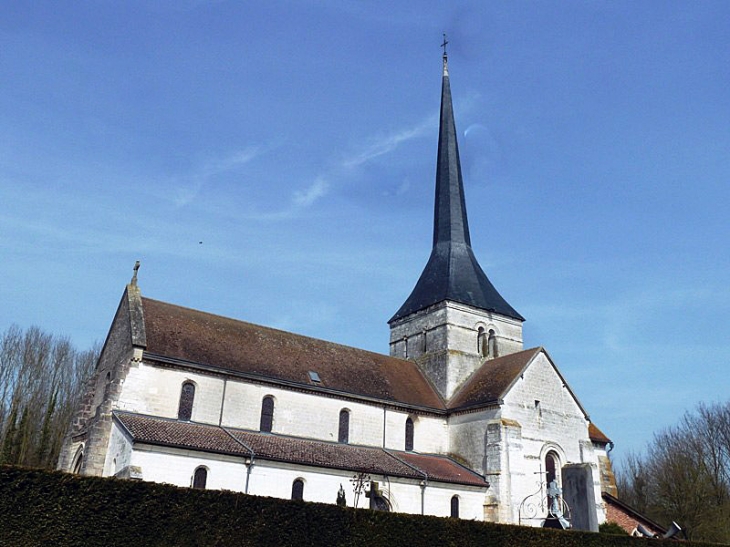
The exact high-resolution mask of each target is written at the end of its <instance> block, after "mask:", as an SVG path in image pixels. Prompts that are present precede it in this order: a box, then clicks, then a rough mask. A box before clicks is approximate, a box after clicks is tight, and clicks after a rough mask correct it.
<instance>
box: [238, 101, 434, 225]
mask: <svg viewBox="0 0 730 547" xmlns="http://www.w3.org/2000/svg"><path fill="white" fill-rule="evenodd" d="M437 122H438V118H437V116H436V115H432V116H429V117H427V118H426V119H424V120H422V121H421V122H420V123H418V124H416V125H414V126H412V127H407V128H405V129H401V130H399V131H396V132H393V133H391V134H388V135H384V136H379V137H375V138H372V139H370V140H369V142H367V143H365V144H363V145H361V146H359V147H356V149H355V150H354V151H350V152H349V153H346V154H344V157H343V158H342V159H341V160H340V161H338V162H337V163H335V164H334V165H331V166H330V167H329V168H328V169H326V170H323V171H322V172H321V173H319V174H318V175H317V176H316V177H315V178H314V181H313V182H312V183H311V184H309V186H307V187H305V188H302V189H297V190H295V191H294V192H293V193H292V194H291V197H290V200H289V203H288V205H287V206H286V207H285V208H283V209H280V210H279V211H267V212H253V213H250V214H249V215H248V218H250V219H254V220H265V221H279V220H286V219H289V218H292V217H293V216H295V215H296V214H298V213H300V212H301V211H302V210H304V209H307V208H309V207H312V206H313V205H314V204H315V203H317V202H318V201H320V200H321V199H322V198H324V197H325V196H327V194H328V193H329V192H330V191H331V189H332V187H333V185H332V182H331V181H333V180H342V179H343V178H346V177H348V176H352V174H353V172H354V171H355V170H357V169H358V168H359V167H362V166H363V165H365V164H366V163H368V162H369V161H371V160H372V159H374V158H377V157H379V156H383V155H385V154H388V153H390V152H392V151H394V150H395V149H396V148H398V146H400V145H402V144H404V143H406V142H408V141H410V140H412V139H415V138H418V137H421V136H422V135H425V134H426V133H427V132H428V131H430V130H431V129H433V127H434V126H435V125H436V124H437ZM407 187H408V185H407V183H404V184H403V185H401V187H400V188H399V189H398V192H399V193H403V192H405V191H406V190H407Z"/></svg>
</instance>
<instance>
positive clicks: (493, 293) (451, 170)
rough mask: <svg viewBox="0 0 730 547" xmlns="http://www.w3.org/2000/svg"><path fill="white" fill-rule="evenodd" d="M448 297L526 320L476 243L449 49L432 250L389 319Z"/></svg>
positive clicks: (442, 92)
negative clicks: (483, 263) (483, 262)
mask: <svg viewBox="0 0 730 547" xmlns="http://www.w3.org/2000/svg"><path fill="white" fill-rule="evenodd" d="M444 300H450V301H452V302H460V303H462V304H467V305H469V306H473V307H475V308H480V309H483V310H488V311H493V312H496V313H499V314H502V315H506V316H508V317H512V318H514V319H518V320H520V321H524V318H523V317H522V316H521V315H520V314H519V313H517V311H515V309H514V308H513V307H512V306H510V305H509V304H508V303H507V301H506V300H505V299H504V298H502V296H501V295H500V294H499V293H498V292H497V289H495V288H494V286H493V285H492V283H491V282H490V281H489V279H488V278H487V276H486V274H485V273H484V271H483V270H482V268H481V267H480V266H479V263H478V262H477V259H476V257H475V256H474V252H473V251H472V248H471V239H470V238H469V223H468V222H467V218H466V205H465V202H464V183H463V180H462V177H461V162H460V161H459V145H458V143H457V142H456V124H455V123H454V109H453V106H452V104H451V87H450V86H449V68H448V63H447V58H446V51H444V74H443V82H442V84H441V120H440V125H439V145H438V160H437V164H436V203H435V208H434V223H433V250H432V251H431V257H430V258H429V259H428V263H427V264H426V267H425V268H424V270H423V273H422V274H421V277H420V278H419V279H418V283H416V287H415V288H414V289H413V292H412V293H411V295H410V296H409V297H408V299H407V300H406V301H405V303H404V304H403V305H402V306H401V308H400V309H399V310H398V311H397V312H396V314H395V315H394V316H393V317H392V318H391V320H390V321H389V322H390V323H392V322H393V321H396V320H398V319H401V318H402V317H405V316H407V315H410V314H412V313H414V312H417V311H420V310H422V309H425V308H427V307H429V306H432V305H433V304H437V303H439V302H442V301H444Z"/></svg>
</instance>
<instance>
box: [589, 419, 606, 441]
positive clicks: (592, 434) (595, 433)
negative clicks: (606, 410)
mask: <svg viewBox="0 0 730 547" xmlns="http://www.w3.org/2000/svg"><path fill="white" fill-rule="evenodd" d="M588 437H589V438H590V439H591V441H593V442H594V443H598V444H608V443H610V442H611V439H609V438H608V437H607V436H606V434H605V433H604V432H603V431H601V430H600V429H598V426H596V424H594V423H593V422H591V423H590V424H588Z"/></svg>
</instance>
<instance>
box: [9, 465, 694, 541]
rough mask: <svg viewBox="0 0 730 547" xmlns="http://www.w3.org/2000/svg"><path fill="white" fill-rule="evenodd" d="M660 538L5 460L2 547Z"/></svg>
mask: <svg viewBox="0 0 730 547" xmlns="http://www.w3.org/2000/svg"><path fill="white" fill-rule="evenodd" d="M659 541H660V540H649V539H637V538H630V537H628V536H625V537H621V536H611V535H605V534H592V533H586V532H570V531H554V530H543V529H539V528H527V527H521V526H509V525H504V524H492V523H483V522H475V521H462V520H458V519H447V518H436V517H422V516H417V515H405V514H393V513H381V512H376V511H369V510H365V509H351V508H346V507H345V508H343V507H338V506H336V505H325V504H319V503H305V502H293V501H288V500H279V499H273V498H264V497H259V496H247V495H245V494H236V493H232V492H222V491H213V490H192V489H189V488H178V487H175V486H169V485H164V484H155V483H148V482H136V481H124V480H116V479H101V478H94V477H80V476H77V475H68V474H65V473H59V472H47V471H41V470H32V469H21V468H17V467H8V466H0V545H12V546H32V545H39V546H40V545H44V546H45V545H60V546H67V545H70V546H73V545H79V546H82V545H83V546H85V547H86V546H94V545H104V546H115V545H125V546H129V545H133V546H135V547H137V546H146V545H156V546H188V545H190V546H207V545H216V546H229V545H230V546H233V545H235V546H250V545H256V546H271V547H286V546H289V545H291V546H308V545H316V546H320V545H321V546H328V547H331V546H342V547H350V546H352V547H356V546H362V547H366V546H367V547H381V546H382V547H386V546H387V547H398V546H407V547H420V546H423V547H427V546H428V547H431V546H450V547H467V546H479V547H490V546H508V545H509V546H512V545H520V546H525V547H532V546H534V547H538V546H547V545H550V546H555V545H560V546H566V547H573V546H574V547H579V546H580V547H593V546H596V547H598V546H606V547H613V546H633V547H639V546H641V545H649V543H647V542H651V543H650V544H651V545H653V546H658V545H660V543H658V542H659ZM665 543H666V542H661V544H665ZM673 545H676V544H675V543H673ZM687 545H688V544H687ZM693 545H698V546H699V545H702V544H699V543H695V544H693ZM705 545H708V544H705Z"/></svg>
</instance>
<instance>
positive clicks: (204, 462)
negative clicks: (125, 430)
mask: <svg viewBox="0 0 730 547" xmlns="http://www.w3.org/2000/svg"><path fill="white" fill-rule="evenodd" d="M131 463H132V465H134V466H137V467H139V468H140V469H141V471H142V479H143V480H145V481H150V482H160V483H166V484H174V485H175V486H184V487H190V486H192V484H193V475H194V474H195V470H196V469H197V468H198V467H201V466H203V467H205V468H206V469H207V470H208V476H207V483H206V488H208V489H211V490H232V491H234V492H243V491H244V490H245V487H246V465H245V463H244V459H243V458H240V457H235V456H227V455H223V454H208V453H205V452H196V451H193V450H181V449H177V448H167V447H159V446H135V447H134V450H133V451H132V457H131Z"/></svg>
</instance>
